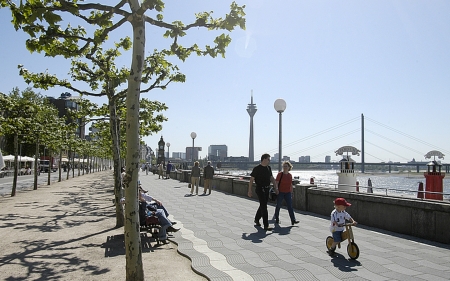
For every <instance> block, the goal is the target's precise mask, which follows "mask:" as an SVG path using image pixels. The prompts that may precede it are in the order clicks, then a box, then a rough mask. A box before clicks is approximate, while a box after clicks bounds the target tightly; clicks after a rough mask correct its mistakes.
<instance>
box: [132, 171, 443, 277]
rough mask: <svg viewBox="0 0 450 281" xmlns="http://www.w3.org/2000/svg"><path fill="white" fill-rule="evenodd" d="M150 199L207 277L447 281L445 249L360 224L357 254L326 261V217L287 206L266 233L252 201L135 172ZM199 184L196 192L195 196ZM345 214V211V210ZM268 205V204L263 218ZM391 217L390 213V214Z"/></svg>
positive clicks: (181, 247) (339, 251)
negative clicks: (256, 223)
mask: <svg viewBox="0 0 450 281" xmlns="http://www.w3.org/2000/svg"><path fill="white" fill-rule="evenodd" d="M140 181H141V183H142V184H143V186H144V188H145V189H147V190H149V194H150V195H152V196H154V197H155V198H157V199H158V200H161V201H162V202H163V203H164V205H165V206H166V207H167V208H168V210H169V212H170V214H171V219H172V220H175V221H177V222H178V224H177V225H176V227H181V230H180V231H179V232H177V233H175V234H174V237H173V238H171V240H172V241H173V242H175V243H176V244H178V251H179V252H180V253H181V254H183V255H185V256H187V257H189V259H191V261H192V268H193V269H194V271H196V272H197V273H199V274H202V275H204V276H205V277H207V278H208V279H209V280H214V281H215V280H283V281H284V280H286V281H287V280H309V281H310V280H327V281H329V280H449V278H450V246H449V245H445V244H440V243H435V242H431V241H428V240H422V239H418V238H414V237H410V236H406V235H400V234H396V233H391V232H387V231H384V230H380V229H375V228H369V227H365V226H364V222H359V223H360V224H359V225H358V227H354V228H353V232H354V236H355V243H356V244H357V245H358V247H359V249H360V256H359V258H358V259H357V260H351V259H350V258H349V257H348V255H347V250H346V248H347V242H343V244H342V248H341V249H337V250H336V255H335V256H334V257H330V256H329V255H328V254H327V252H326V246H325V239H326V237H327V236H329V235H330V233H329V230H328V225H329V218H328V217H323V216H318V215H315V214H312V213H306V212H299V211H296V212H295V213H296V218H297V219H298V220H300V224H298V225H296V226H291V224H290V219H289V215H288V213H287V210H286V209H282V210H281V212H280V224H279V225H274V221H270V223H271V226H274V230H273V231H269V232H267V233H266V232H265V231H264V230H263V229H262V228H261V227H257V226H254V223H253V219H254V215H255V212H256V210H257V208H258V205H259V204H258V202H257V201H255V200H253V199H249V198H245V197H240V196H236V195H232V194H226V193H223V192H216V191H214V190H213V192H212V194H211V195H206V196H202V195H199V196H188V195H189V193H190V189H189V188H188V185H187V183H181V182H179V181H177V180H172V179H168V180H164V179H158V176H157V175H156V176H155V175H152V174H149V175H145V173H140ZM202 191H203V188H202V187H200V189H199V192H200V193H202ZM348 212H349V213H350V214H351V213H352V209H351V207H350V208H349V209H348ZM273 213H274V206H273V205H272V206H269V219H270V218H271V217H272V215H273ZM393 215H395V214H393Z"/></svg>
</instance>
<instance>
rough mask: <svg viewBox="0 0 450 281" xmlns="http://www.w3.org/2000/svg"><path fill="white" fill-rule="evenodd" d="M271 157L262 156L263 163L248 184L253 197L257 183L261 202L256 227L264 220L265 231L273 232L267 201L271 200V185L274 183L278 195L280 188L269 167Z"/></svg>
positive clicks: (256, 168) (249, 195)
mask: <svg viewBox="0 0 450 281" xmlns="http://www.w3.org/2000/svg"><path fill="white" fill-rule="evenodd" d="M269 163H270V155H269V154H267V153H265V154H263V155H262V156H261V163H260V164H259V165H258V166H256V167H254V168H253V171H252V172H251V174H250V182H249V183H248V197H252V186H253V181H255V183H256V188H255V192H256V195H257V196H258V200H259V208H258V211H256V215H255V225H257V226H261V224H260V222H259V220H260V219H261V218H262V219H263V224H264V230H265V231H269V230H272V229H273V228H272V227H269V214H268V212H267V201H268V200H269V190H270V183H271V182H272V183H273V187H274V189H275V193H276V194H278V186H277V182H276V181H275V179H274V177H273V175H272V169H271V168H270V166H269Z"/></svg>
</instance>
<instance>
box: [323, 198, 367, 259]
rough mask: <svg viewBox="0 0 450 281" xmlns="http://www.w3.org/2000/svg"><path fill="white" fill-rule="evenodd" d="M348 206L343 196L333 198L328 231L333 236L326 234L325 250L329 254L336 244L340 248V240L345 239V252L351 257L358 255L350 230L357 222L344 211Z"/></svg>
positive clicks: (334, 249)
mask: <svg viewBox="0 0 450 281" xmlns="http://www.w3.org/2000/svg"><path fill="white" fill-rule="evenodd" d="M348 206H351V204H350V203H348V202H347V201H346V200H345V199H344V198H336V199H335V200H334V210H333V211H332V212H331V224H330V231H331V233H332V235H333V237H331V236H328V237H327V239H326V246H327V249H328V251H327V252H328V254H329V255H330V256H334V254H335V251H336V246H338V247H339V248H341V242H342V241H343V240H346V239H347V240H348V246H347V253H348V255H349V256H350V258H351V259H357V258H358V257H359V248H358V246H357V245H356V244H355V242H354V240H353V231H352V226H354V225H356V224H357V222H356V221H355V220H354V219H353V218H352V217H351V216H350V214H349V213H347V212H346V211H345V209H346V208H347V207H348ZM346 221H350V223H347V222H346ZM344 230H345V231H344Z"/></svg>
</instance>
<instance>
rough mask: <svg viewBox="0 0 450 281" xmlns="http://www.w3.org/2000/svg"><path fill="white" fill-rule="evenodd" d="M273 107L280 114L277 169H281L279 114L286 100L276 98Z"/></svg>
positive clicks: (284, 107) (279, 126) (283, 108)
mask: <svg viewBox="0 0 450 281" xmlns="http://www.w3.org/2000/svg"><path fill="white" fill-rule="evenodd" d="M273 107H274V108H275V110H276V111H277V112H278V113H279V114H280V118H279V125H278V128H279V129H278V171H279V172H280V171H281V157H282V156H281V155H282V153H281V144H282V142H281V133H282V129H281V114H282V113H283V112H284V110H285V109H286V102H285V101H284V99H277V100H276V101H275V103H274V104H273Z"/></svg>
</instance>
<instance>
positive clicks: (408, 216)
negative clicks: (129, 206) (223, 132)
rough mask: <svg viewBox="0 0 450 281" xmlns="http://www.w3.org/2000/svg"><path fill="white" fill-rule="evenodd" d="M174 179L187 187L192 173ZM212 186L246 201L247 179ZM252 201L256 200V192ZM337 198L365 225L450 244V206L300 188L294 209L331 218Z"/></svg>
mask: <svg viewBox="0 0 450 281" xmlns="http://www.w3.org/2000/svg"><path fill="white" fill-rule="evenodd" d="M171 178H172V179H177V180H179V181H181V182H186V183H187V182H189V179H190V171H174V172H172V173H171ZM200 185H201V186H203V178H201V179H200ZM212 186H213V187H214V189H215V190H216V191H222V192H226V193H230V194H235V195H239V196H243V197H247V191H248V179H244V178H236V177H226V176H217V175H216V176H215V177H214V180H213V184H212ZM253 188H255V184H253ZM253 197H254V198H255V199H257V196H256V193H255V192H254V190H253ZM337 197H344V198H345V199H347V201H349V202H350V203H351V204H352V206H351V207H350V208H349V210H348V211H349V213H350V214H351V215H352V217H353V218H354V219H355V220H356V221H357V222H359V223H360V224H362V225H365V226H370V227H376V228H380V229H384V230H387V231H392V232H396V233H400V234H406V235H411V236H415V237H419V238H423V239H427V240H431V241H436V242H440V243H445V244H450V235H449V233H448V232H447V230H448V226H449V225H450V203H449V202H445V201H435V200H426V199H416V198H404V197H394V196H384V195H379V194H373V193H361V192H350V191H340V190H335V189H330V188H318V187H317V186H316V185H309V184H297V185H295V188H294V198H293V202H292V203H293V207H294V209H297V210H299V211H306V212H311V213H315V214H319V215H323V216H327V217H328V216H329V215H330V213H331V211H332V210H333V208H334V207H333V200H334V199H335V198H337Z"/></svg>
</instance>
